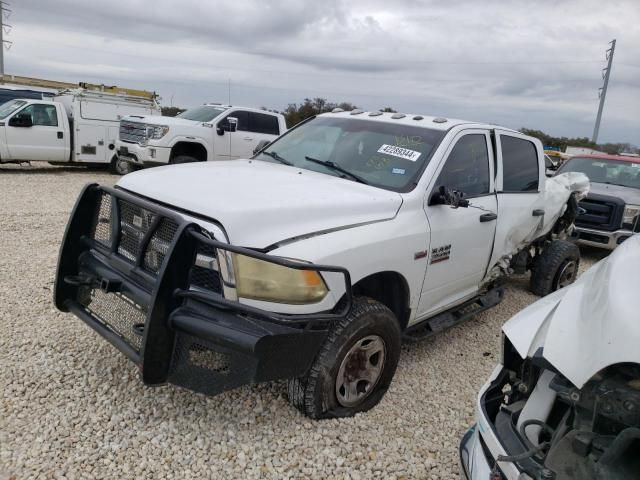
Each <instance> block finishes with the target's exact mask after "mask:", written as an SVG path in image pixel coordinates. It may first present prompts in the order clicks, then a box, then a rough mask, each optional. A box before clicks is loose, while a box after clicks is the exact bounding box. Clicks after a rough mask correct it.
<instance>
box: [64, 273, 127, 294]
mask: <svg viewBox="0 0 640 480" xmlns="http://www.w3.org/2000/svg"><path fill="white" fill-rule="evenodd" d="M64 283H66V284H68V285H73V286H75V287H91V288H99V289H100V290H102V291H103V292H104V293H114V292H119V291H120V289H121V288H122V280H120V279H117V278H100V279H98V278H96V277H95V276H93V275H67V276H66V277H64Z"/></svg>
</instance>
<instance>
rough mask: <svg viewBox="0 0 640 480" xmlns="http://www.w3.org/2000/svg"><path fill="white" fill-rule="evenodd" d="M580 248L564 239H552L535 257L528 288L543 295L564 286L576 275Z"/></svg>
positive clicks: (573, 279)
mask: <svg viewBox="0 0 640 480" xmlns="http://www.w3.org/2000/svg"><path fill="white" fill-rule="evenodd" d="M579 267H580V249H579V248H578V247H577V246H576V245H575V244H573V243H571V242H568V241H566V240H554V241H553V242H551V243H550V244H549V245H547V247H546V248H545V249H544V251H543V252H542V254H540V256H539V257H538V258H537V260H536V262H535V264H534V266H533V270H532V272H531V284H530V288H531V291H532V292H533V293H535V294H536V295H540V296H541V297H544V296H545V295H549V294H550V293H552V292H555V291H556V290H559V289H561V288H564V287H566V286H568V285H570V284H572V283H573V282H575V280H576V278H577V277H578V268H579Z"/></svg>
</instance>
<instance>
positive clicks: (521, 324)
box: [503, 235, 640, 388]
mask: <svg viewBox="0 0 640 480" xmlns="http://www.w3.org/2000/svg"><path fill="white" fill-rule="evenodd" d="M639 271H640V235H636V236H634V237H631V238H630V239H628V240H627V241H625V242H624V243H623V244H622V245H620V246H619V247H618V248H617V249H616V250H615V251H614V252H613V253H612V254H611V255H610V256H609V257H608V258H606V259H604V260H602V261H600V262H599V263H597V264H596V265H594V266H593V267H591V269H589V270H588V271H587V272H585V273H584V274H582V275H581V276H580V278H579V279H578V281H576V283H574V284H573V285H571V286H570V287H567V288H564V289H562V290H559V291H557V292H555V293H553V294H551V295H549V296H547V297H545V298H542V299H540V300H539V301H537V302H536V303H534V304H533V305H531V306H529V307H528V308H526V309H524V310H523V311H521V312H520V313H518V314H517V315H516V316H515V317H513V318H512V319H511V320H509V321H508V322H507V323H506V324H505V325H504V326H503V332H504V333H505V335H506V336H507V338H509V340H510V341H511V343H512V345H513V346H514V347H515V348H516V350H517V351H518V353H519V354H520V356H521V357H522V358H525V357H532V356H534V355H535V354H536V352H538V351H539V349H540V348H542V356H543V357H544V358H545V359H546V360H548V361H549V362H550V363H551V364H552V365H553V366H554V367H555V368H557V369H558V371H559V372H560V373H562V375H564V376H565V377H566V378H567V379H569V380H570V381H571V382H572V383H573V384H574V385H575V386H576V387H578V388H582V386H583V385H584V384H585V383H586V382H587V381H588V380H589V379H590V378H591V377H592V376H593V375H595V374H596V373H597V372H599V371H600V370H602V369H603V368H605V367H608V366H610V365H614V364H617V363H624V362H631V363H640V348H638V338H640V317H639V316H638V312H640V295H638V292H639V291H640V275H638V272H639Z"/></svg>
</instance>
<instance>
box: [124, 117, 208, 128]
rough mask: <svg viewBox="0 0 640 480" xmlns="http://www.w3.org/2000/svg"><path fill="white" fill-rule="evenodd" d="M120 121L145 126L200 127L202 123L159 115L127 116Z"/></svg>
mask: <svg viewBox="0 0 640 480" xmlns="http://www.w3.org/2000/svg"><path fill="white" fill-rule="evenodd" d="M122 120H126V121H130V122H139V123H146V124H147V125H168V126H172V125H188V126H194V125H195V126H199V125H200V126H201V125H202V122H196V121H194V120H187V119H186V118H180V117H163V116H160V115H127V116H125V117H122Z"/></svg>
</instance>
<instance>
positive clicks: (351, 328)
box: [288, 297, 402, 419]
mask: <svg viewBox="0 0 640 480" xmlns="http://www.w3.org/2000/svg"><path fill="white" fill-rule="evenodd" d="M369 335H377V336H379V337H381V338H382V340H383V342H384V347H385V358H384V364H383V366H382V372H381V373H380V377H379V379H378V381H377V383H376V384H375V386H374V387H373V389H372V390H371V393H370V394H369V395H368V396H367V397H365V398H364V399H362V401H361V402H360V403H359V404H357V405H354V406H349V407H345V406H343V405H341V404H340V403H339V401H338V398H337V396H336V378H337V374H338V371H339V369H340V366H341V364H342V361H343V359H344V358H345V356H346V354H347V353H348V352H349V350H350V348H351V347H352V346H354V345H355V344H356V343H357V342H358V341H359V340H362V339H363V338H364V337H366V336H369ZM401 336H402V332H401V330H400V325H399V324H398V320H397V319H396V317H395V315H394V314H393V312H391V310H389V309H388V308H387V307H386V306H385V305H383V304H381V303H380V302H377V301H375V300H373V299H371V298H368V297H356V298H354V301H353V307H352V309H351V312H350V313H349V315H347V317H346V318H344V319H343V320H341V321H338V322H336V323H335V324H334V325H332V326H331V328H330V330H329V334H328V336H327V338H326V340H325V342H324V344H323V345H322V347H321V349H320V351H319V353H318V355H317V356H316V358H315V360H314V362H313V364H312V365H311V368H310V369H309V371H308V372H307V373H306V375H304V376H303V377H301V378H295V379H291V380H289V385H288V393H289V402H290V403H291V404H292V405H293V406H294V407H296V408H297V409H298V410H300V412H302V413H303V414H304V415H306V416H308V417H310V418H313V419H323V418H340V417H351V416H353V415H355V414H356V413H358V412H364V411H366V410H369V409H371V408H373V407H374V406H375V405H377V404H378V402H379V401H380V400H381V399H382V397H383V396H384V394H385V393H386V391H387V389H388V388H389V385H390V384H391V380H392V379H393V375H394V374H395V371H396V367H397V366H398V359H399V358H400V344H401Z"/></svg>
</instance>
